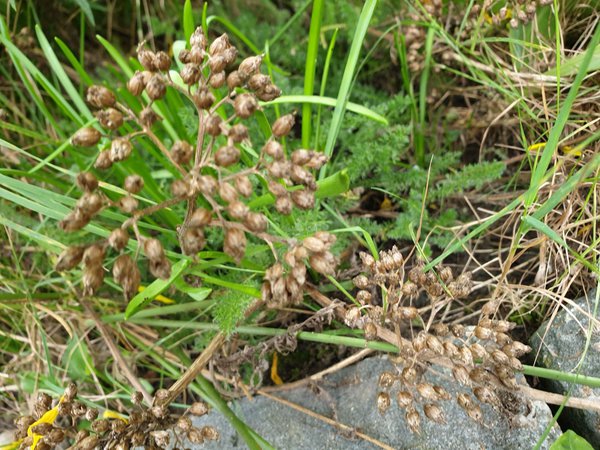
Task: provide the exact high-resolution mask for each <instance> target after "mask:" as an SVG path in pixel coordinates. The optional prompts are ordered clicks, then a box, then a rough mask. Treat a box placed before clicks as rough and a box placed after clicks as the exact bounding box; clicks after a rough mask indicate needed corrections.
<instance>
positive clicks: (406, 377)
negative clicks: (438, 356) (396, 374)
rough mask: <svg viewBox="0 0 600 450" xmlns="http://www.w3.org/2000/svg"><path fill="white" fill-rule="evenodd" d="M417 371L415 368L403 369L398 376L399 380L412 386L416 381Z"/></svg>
mask: <svg viewBox="0 0 600 450" xmlns="http://www.w3.org/2000/svg"><path fill="white" fill-rule="evenodd" d="M417 376H418V373H417V369H416V368H415V367H405V368H404V369H402V372H401V374H400V379H401V380H402V381H403V382H404V383H405V384H414V383H415V381H416V380H417Z"/></svg>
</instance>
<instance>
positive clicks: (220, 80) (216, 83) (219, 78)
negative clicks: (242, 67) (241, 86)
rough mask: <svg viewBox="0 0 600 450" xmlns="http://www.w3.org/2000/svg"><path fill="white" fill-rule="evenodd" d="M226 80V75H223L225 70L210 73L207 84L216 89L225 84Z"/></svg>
mask: <svg viewBox="0 0 600 450" xmlns="http://www.w3.org/2000/svg"><path fill="white" fill-rule="evenodd" d="M226 81H227V75H225V71H222V72H216V73H213V74H211V75H210V78H209V79H208V84H209V85H210V87H211V88H213V89H218V88H220V87H221V86H223V85H225V83H226Z"/></svg>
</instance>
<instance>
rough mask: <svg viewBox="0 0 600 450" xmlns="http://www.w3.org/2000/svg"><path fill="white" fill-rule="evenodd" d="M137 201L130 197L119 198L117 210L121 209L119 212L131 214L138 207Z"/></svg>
mask: <svg viewBox="0 0 600 450" xmlns="http://www.w3.org/2000/svg"><path fill="white" fill-rule="evenodd" d="M138 204H139V203H138V201H137V199H135V198H133V197H132V196H131V195H126V196H125V197H121V198H120V199H119V203H118V205H119V209H121V211H123V212H125V213H128V214H131V213H132V212H134V211H135V210H136V209H137V207H138Z"/></svg>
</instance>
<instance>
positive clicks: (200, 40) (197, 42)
mask: <svg viewBox="0 0 600 450" xmlns="http://www.w3.org/2000/svg"><path fill="white" fill-rule="evenodd" d="M207 43H208V42H207V40H206V36H205V35H204V30H203V29H202V27H197V28H196V29H195V30H194V32H193V33H192V35H191V36H190V46H192V47H199V48H202V49H204V48H206V44H207Z"/></svg>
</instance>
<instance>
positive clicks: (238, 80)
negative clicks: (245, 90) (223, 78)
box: [227, 70, 244, 91]
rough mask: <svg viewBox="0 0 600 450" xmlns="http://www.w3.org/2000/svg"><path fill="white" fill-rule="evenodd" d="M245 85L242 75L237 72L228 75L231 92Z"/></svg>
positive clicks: (228, 85)
mask: <svg viewBox="0 0 600 450" xmlns="http://www.w3.org/2000/svg"><path fill="white" fill-rule="evenodd" d="M243 84H244V80H243V79H242V77H241V75H240V73H239V72H238V71H237V70H234V71H233V72H231V73H230V74H229V75H227V87H228V88H229V90H231V91H232V90H234V89H235V88H236V87H241V86H242V85H243Z"/></svg>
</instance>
